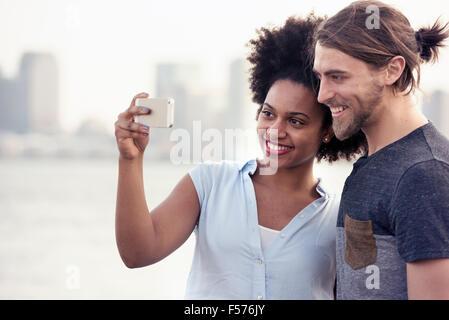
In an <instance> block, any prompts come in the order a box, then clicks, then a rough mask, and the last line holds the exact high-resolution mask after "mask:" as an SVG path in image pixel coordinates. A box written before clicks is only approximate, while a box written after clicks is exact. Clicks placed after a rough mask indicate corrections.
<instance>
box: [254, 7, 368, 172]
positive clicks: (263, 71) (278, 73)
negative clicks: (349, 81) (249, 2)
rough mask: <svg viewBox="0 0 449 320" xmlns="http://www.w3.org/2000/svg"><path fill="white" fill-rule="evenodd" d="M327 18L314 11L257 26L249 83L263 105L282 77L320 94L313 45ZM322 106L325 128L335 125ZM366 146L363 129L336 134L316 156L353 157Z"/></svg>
mask: <svg viewBox="0 0 449 320" xmlns="http://www.w3.org/2000/svg"><path fill="white" fill-rule="evenodd" d="M323 21H324V19H323V18H319V17H317V16H315V15H314V14H313V13H311V14H309V15H308V16H307V17H306V18H298V17H290V18H288V19H287V21H286V22H285V24H284V26H282V27H280V28H272V29H268V28H261V29H259V30H257V35H258V37H257V38H256V39H253V40H250V41H249V42H248V46H249V47H250V49H251V51H250V54H249V56H248V58H247V60H248V61H249V62H250V64H251V68H250V70H249V74H250V77H249V83H250V89H251V92H252V100H253V102H255V103H256V104H258V105H259V106H261V105H262V104H263V103H264V102H265V98H266V96H267V94H268V91H269V89H270V88H271V86H272V85H273V84H274V83H275V82H276V81H278V80H290V81H293V82H295V83H299V84H302V85H303V86H305V87H306V88H309V89H310V90H311V91H312V92H313V93H314V94H315V96H317V95H318V90H317V88H319V80H318V79H317V78H316V76H315V74H314V73H313V70H312V68H313V67H312V66H313V63H312V62H313V57H312V56H311V53H313V50H312V48H311V46H312V45H313V40H314V34H315V30H316V29H317V28H318V26H319V25H320V23H322V22H323ZM320 106H321V107H322V108H323V111H324V117H323V125H322V128H323V129H326V128H329V126H331V125H332V114H331V112H330V110H329V108H328V107H326V106H325V105H322V104H320ZM261 110H262V107H260V108H259V109H258V110H257V118H258V117H259V114H260V112H261ZM257 118H256V119H257ZM366 150H367V143H366V138H365V135H364V134H363V132H362V131H359V133H358V134H356V135H354V136H352V137H351V138H349V139H347V140H344V141H339V140H338V139H337V138H336V137H333V138H332V140H331V141H330V142H328V143H322V144H321V146H320V148H319V150H318V153H317V155H316V158H317V161H318V162H320V161H321V160H327V161H328V162H329V163H331V162H334V161H337V160H339V159H341V158H344V159H346V160H348V161H350V160H352V159H353V158H355V157H356V156H357V155H359V154H362V153H365V152H366Z"/></svg>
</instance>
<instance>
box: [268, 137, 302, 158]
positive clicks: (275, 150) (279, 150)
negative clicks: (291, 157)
mask: <svg viewBox="0 0 449 320" xmlns="http://www.w3.org/2000/svg"><path fill="white" fill-rule="evenodd" d="M294 149H295V148H294V147H291V146H286V145H282V144H279V143H273V142H271V141H269V140H266V141H265V150H266V152H267V155H277V156H282V155H285V154H287V153H289V152H290V151H292V150H294Z"/></svg>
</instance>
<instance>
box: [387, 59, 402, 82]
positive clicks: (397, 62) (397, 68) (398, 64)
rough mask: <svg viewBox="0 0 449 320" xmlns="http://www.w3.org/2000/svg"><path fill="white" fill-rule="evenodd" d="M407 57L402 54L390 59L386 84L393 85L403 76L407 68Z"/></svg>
mask: <svg viewBox="0 0 449 320" xmlns="http://www.w3.org/2000/svg"><path fill="white" fill-rule="evenodd" d="M405 65H406V62H405V59H404V57H402V56H396V57H394V58H392V59H391V60H390V62H389V63H388V65H387V67H386V70H385V71H386V73H385V85H387V86H392V85H393V84H394V83H395V82H396V81H398V79H399V78H400V77H401V75H402V73H403V72H404V69H405Z"/></svg>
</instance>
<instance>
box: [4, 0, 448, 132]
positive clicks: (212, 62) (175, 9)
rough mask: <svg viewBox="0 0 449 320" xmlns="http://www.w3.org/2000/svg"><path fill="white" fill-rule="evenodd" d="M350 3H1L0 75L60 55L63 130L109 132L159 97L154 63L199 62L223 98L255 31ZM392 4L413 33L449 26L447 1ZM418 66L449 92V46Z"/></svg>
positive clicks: (431, 85) (213, 91)
mask: <svg viewBox="0 0 449 320" xmlns="http://www.w3.org/2000/svg"><path fill="white" fill-rule="evenodd" d="M350 2H351V1H343V0H337V1H327V0H317V1H314V2H313V3H309V2H301V1H299V2H298V1H296V0H283V1H278V2H276V3H273V2H271V1H264V0H263V1H262V0H261V1H257V2H255V1H244V2H242V1H237V0H231V1H228V2H226V3H216V2H215V3H211V2H207V1H200V0H193V1H190V2H188V3H185V2H183V1H175V0H169V1H164V2H160V1H152V0H148V1H140V0H131V1H127V2H113V3H111V2H105V1H95V2H89V1H84V0H80V1H72V0H62V1H56V0H41V1H38V2H37V1H27V0H17V1H16V0H15V1H12V0H0V41H1V43H2V50H1V52H0V74H2V75H3V78H5V79H11V78H15V77H16V76H17V73H18V70H19V67H20V59H21V56H22V54H23V53H24V52H48V53H50V54H52V55H54V56H55V58H56V59H57V61H58V62H59V67H60V69H59V71H60V89H61V90H60V97H59V101H60V112H61V114H60V116H61V127H62V128H63V129H64V130H65V131H69V132H75V131H76V130H77V128H78V127H79V126H80V125H81V122H83V121H84V120H85V119H92V118H95V119H97V120H98V121H100V122H102V123H103V124H104V126H105V127H107V128H108V129H107V130H109V132H110V133H112V132H113V123H114V122H115V119H116V117H117V115H118V114H119V113H120V112H122V111H123V110H124V109H125V108H126V107H128V106H129V102H130V100H131V98H132V97H133V96H134V94H136V93H137V92H141V91H148V92H149V93H150V94H151V95H153V96H154V95H155V94H156V93H155V92H156V80H155V77H156V70H155V66H156V65H157V64H160V63H164V62H166V63H179V64H190V63H191V64H200V65H201V69H202V71H201V74H202V75H201V79H199V80H198V81H200V82H201V83H198V86H204V87H205V88H206V90H207V91H208V92H209V93H210V96H217V97H218V96H219V94H220V93H221V92H223V91H226V85H227V79H228V76H229V70H228V64H229V63H230V62H231V61H233V60H235V59H245V58H246V51H247V48H246V47H245V45H246V43H247V42H248V41H249V40H250V39H252V38H254V37H255V36H256V30H257V29H259V28H261V27H264V26H270V25H273V26H274V25H276V26H277V25H281V24H282V23H283V22H284V21H285V20H286V18H287V17H289V16H291V15H304V14H307V13H308V12H310V11H311V10H315V12H316V14H319V15H322V14H328V15H332V14H333V13H335V12H337V11H338V10H339V9H341V8H343V7H344V6H346V5H347V4H349V3H350ZM386 2H387V3H391V4H393V5H395V6H397V7H398V8H399V9H400V10H401V11H403V12H404V14H405V15H406V16H407V17H408V18H409V19H410V21H411V24H412V26H413V27H414V28H415V29H418V28H419V27H421V26H424V25H429V24H432V23H433V22H434V21H435V20H436V19H437V18H438V17H439V16H441V19H442V20H443V21H449V8H448V7H447V5H446V3H445V2H444V1H442V0H441V1H437V0H429V1H427V2H426V3H420V2H412V3H410V1H405V0H394V1H386ZM25 8H26V10H24V9H25ZM256 12H257V13H256ZM422 69H423V70H422V88H423V90H424V91H426V92H428V93H430V92H433V91H434V90H436V89H442V90H444V91H448V90H449V87H448V85H447V84H445V83H446V82H445V78H444V77H445V72H442V71H444V70H449V49H447V48H446V49H443V50H442V52H441V59H440V62H439V63H438V64H436V65H433V66H432V65H425V66H423V68H422ZM244 90H248V85H247V83H246V84H245V87H244ZM217 93H218V94H217ZM217 99H218V98H217ZM216 104H217V103H213V104H212V106H211V108H213V107H214V106H215V105H216ZM249 121H250V120H249Z"/></svg>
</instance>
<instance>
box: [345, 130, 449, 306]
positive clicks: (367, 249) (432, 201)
mask: <svg viewBox="0 0 449 320" xmlns="http://www.w3.org/2000/svg"><path fill="white" fill-rule="evenodd" d="M436 258H449V141H448V140H447V139H446V138H445V137H444V136H442V135H441V134H440V133H439V132H438V131H437V130H436V129H435V127H434V126H433V125H432V123H428V124H426V125H424V126H422V127H420V128H418V129H416V130H415V131H413V132H412V133H410V134H409V135H407V136H406V137H404V138H402V139H400V140H398V141H396V142H394V143H392V144H390V145H388V146H386V147H385V148H383V149H381V150H379V151H378V152H377V153H375V154H373V155H372V156H370V157H367V156H366V155H365V156H364V157H362V158H360V159H359V160H358V161H357V162H356V163H355V164H354V168H353V170H352V173H351V174H350V176H349V177H348V179H347V180H346V182H345V186H344V189H343V194H342V198H341V204H340V210H339V214H338V220H337V299H376V300H379V299H389V300H393V299H407V275H406V263H407V262H412V261H415V260H420V259H436Z"/></svg>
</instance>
